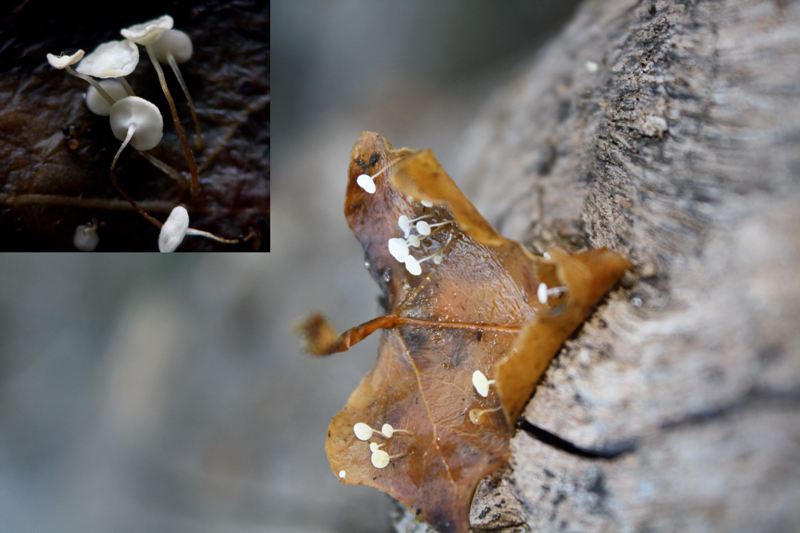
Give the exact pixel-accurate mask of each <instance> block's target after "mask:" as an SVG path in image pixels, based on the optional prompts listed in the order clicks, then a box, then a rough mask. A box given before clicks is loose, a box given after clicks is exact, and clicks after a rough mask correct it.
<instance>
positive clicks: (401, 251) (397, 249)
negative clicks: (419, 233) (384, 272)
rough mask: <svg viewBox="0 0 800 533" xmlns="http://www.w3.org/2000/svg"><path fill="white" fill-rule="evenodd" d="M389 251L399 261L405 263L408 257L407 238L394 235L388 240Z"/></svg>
mask: <svg viewBox="0 0 800 533" xmlns="http://www.w3.org/2000/svg"><path fill="white" fill-rule="evenodd" d="M387 244H388V248H389V253H390V254H391V255H392V257H394V258H395V259H397V261H398V262H400V263H403V262H404V261H405V260H406V259H407V258H408V243H407V242H406V241H405V239H401V238H400V237H394V238H392V239H389V241H388V243H387Z"/></svg>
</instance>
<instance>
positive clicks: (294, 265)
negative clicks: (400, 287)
mask: <svg viewBox="0 0 800 533" xmlns="http://www.w3.org/2000/svg"><path fill="white" fill-rule="evenodd" d="M575 4H576V2H572V1H538V2H530V1H527V0H506V1H504V2H487V1H483V0H439V1H437V2H427V1H423V0H414V1H411V0H406V1H404V2H392V1H389V0H360V1H355V0H337V1H336V2H327V1H323V0H291V1H290V0H278V1H273V2H272V4H271V20H272V28H271V31H272V46H271V48H272V52H271V58H272V59H271V60H272V69H273V72H274V74H273V75H272V82H271V90H272V99H273V101H275V102H277V105H276V106H275V107H274V108H273V109H272V110H271V113H272V115H271V131H272V134H271V143H272V156H271V165H272V168H271V185H270V187H271V196H272V198H273V201H272V202H271V204H272V205H271V224H272V241H271V242H272V244H271V249H272V252H271V253H270V254H251V255H237V256H233V255H213V256H198V255H194V256H173V257H155V256H144V255H137V256H91V257H88V256H87V257H84V256H80V257H79V256H66V255H60V256H47V255H37V256H23V255H18V256H5V257H3V258H2V261H0V278H1V279H3V280H5V281H4V282H3V283H0V517H2V526H0V529H2V530H3V531H12V532H16V531H25V532H28V531H67V532H73V531H75V532H77V531H80V532H107V531H114V532H141V531H148V532H161V531H164V532H167V531H169V532H183V531H186V532H190V531H191V532H211V531H226V532H240V531H241V532H249V531H262V532H263V531H270V532H273V531H275V532H282V531H287V532H294V531H298V532H312V531H313V532H354V531H355V532H357V531H387V530H389V529H390V521H389V518H388V515H389V513H390V511H391V509H392V503H391V501H390V500H389V499H388V497H386V496H384V495H383V494H380V493H378V492H376V491H374V490H371V489H366V488H359V487H350V486H341V485H340V484H339V483H338V481H337V480H336V478H335V477H334V475H333V474H332V473H331V471H330V468H329V466H328V462H327V459H326V457H325V451H324V439H325V432H326V429H327V425H328V422H329V421H330V419H331V417H332V416H333V415H334V414H335V413H336V412H337V411H338V410H339V409H340V408H341V407H342V406H343V405H344V403H345V401H346V399H347V396H348V395H349V393H350V391H351V390H352V389H353V388H354V387H355V386H356V385H357V383H358V382H359V380H360V379H361V376H362V375H363V374H364V373H365V372H366V371H367V370H368V369H369V368H370V367H371V366H372V363H373V361H374V359H375V355H376V347H377V340H378V339H377V337H376V338H371V339H368V340H367V341H366V342H364V343H362V344H361V345H358V346H357V347H355V348H353V349H352V350H351V351H350V352H348V353H345V354H340V355H337V356H334V357H331V358H329V359H323V360H320V359H312V358H311V357H310V356H306V355H304V354H303V353H302V352H301V350H300V342H299V341H298V340H297V338H295V336H294V334H293V332H292V326H293V324H294V323H295V322H296V321H297V320H298V319H299V318H301V317H302V316H304V315H305V314H306V313H308V312H310V311H312V310H319V311H322V312H325V313H327V314H328V315H329V316H330V318H331V320H332V322H333V323H334V324H335V325H336V326H337V327H339V328H346V327H349V326H352V325H355V324H357V323H359V322H362V321H364V320H366V319H368V318H371V317H373V316H375V315H376V314H377V313H378V305H377V297H378V291H377V287H376V286H375V285H374V283H373V282H372V280H371V279H370V277H369V275H368V274H367V272H366V271H365V269H364V268H363V257H362V253H361V250H360V247H359V246H358V244H357V243H356V241H355V239H354V238H353V237H352V235H351V234H350V233H349V230H348V229H347V225H346V222H345V220H344V217H343V215H342V206H343V201H344V197H343V195H344V190H345V179H346V175H345V173H346V168H347V163H348V157H349V152H350V148H351V145H352V143H353V142H354V141H355V139H356V137H357V135H358V133H359V132H360V131H361V130H364V129H371V130H374V131H379V132H381V133H383V134H384V135H386V136H387V137H388V138H389V139H390V140H392V141H393V142H394V143H395V144H396V145H398V146H400V145H408V146H414V147H423V146H430V147H432V148H434V149H435V151H436V153H437V156H439V158H440V159H441V160H442V162H443V164H444V166H445V168H448V169H452V175H453V176H454V178H456V179H458V176H459V172H458V167H457V165H458V157H459V150H460V148H459V147H460V145H461V139H462V136H463V134H464V131H465V130H466V129H467V128H468V126H469V124H470V122H471V120H472V119H473V117H474V116H475V115H476V114H477V113H478V112H479V110H480V108H481V107H482V106H483V105H485V103H486V102H487V101H488V100H489V99H490V98H491V95H492V94H493V91H494V89H495V88H499V87H501V86H502V85H503V84H504V82H505V81H507V80H508V79H511V77H512V76H513V73H514V72H515V71H516V70H517V69H518V68H520V66H521V65H522V64H523V63H524V62H525V61H529V60H530V59H532V57H533V55H534V54H535V51H536V48H537V47H538V46H540V45H542V43H544V42H545V41H546V39H547V37H548V36H549V35H551V34H552V33H554V32H556V31H558V29H559V28H560V27H561V25H562V24H563V23H564V21H566V20H567V19H568V18H569V15H570V13H571V12H572V10H573V9H574V7H575Z"/></svg>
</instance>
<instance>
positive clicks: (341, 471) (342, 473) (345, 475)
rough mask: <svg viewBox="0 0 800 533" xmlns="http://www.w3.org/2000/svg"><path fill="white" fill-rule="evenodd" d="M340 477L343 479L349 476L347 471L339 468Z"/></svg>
mask: <svg viewBox="0 0 800 533" xmlns="http://www.w3.org/2000/svg"><path fill="white" fill-rule="evenodd" d="M339 477H340V478H341V479H344V478H346V477H347V472H345V471H344V470H339Z"/></svg>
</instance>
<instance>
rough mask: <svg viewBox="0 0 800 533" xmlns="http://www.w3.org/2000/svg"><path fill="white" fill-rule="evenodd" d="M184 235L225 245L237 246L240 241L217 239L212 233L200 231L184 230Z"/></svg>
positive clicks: (193, 229)
mask: <svg viewBox="0 0 800 533" xmlns="http://www.w3.org/2000/svg"><path fill="white" fill-rule="evenodd" d="M186 235H196V236H198V237H205V238H206V239H211V240H212V241H217V242H222V243H225V244H238V243H239V242H241V240H240V239H225V238H222V237H218V236H216V235H214V234H213V233H209V232H207V231H203V230H200V229H195V228H189V229H187V230H186Z"/></svg>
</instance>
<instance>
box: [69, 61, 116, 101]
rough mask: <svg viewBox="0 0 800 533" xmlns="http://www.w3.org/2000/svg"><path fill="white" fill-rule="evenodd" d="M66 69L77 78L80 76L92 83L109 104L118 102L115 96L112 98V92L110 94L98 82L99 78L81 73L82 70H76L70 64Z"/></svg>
mask: <svg viewBox="0 0 800 533" xmlns="http://www.w3.org/2000/svg"><path fill="white" fill-rule="evenodd" d="M64 70H66V71H67V72H68V73H70V74H72V75H73V76H75V77H76V78H80V79H82V80H83V81H85V82H86V83H88V84H90V85H91V86H92V87H94V88H95V90H96V91H97V92H98V93H100V95H101V96H102V97H103V98H105V99H106V101H107V102H108V105H114V103H116V100H114V99H113V98H111V95H110V94H108V92H106V90H105V89H103V87H102V86H101V85H100V84H99V83H98V82H97V80H95V79H94V78H92V77H91V76H87V75H85V74H81V73H80V72H76V71H75V69H73V68H72V67H71V66H69V65H67V66H66V67H64Z"/></svg>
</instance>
